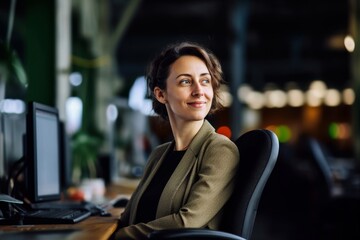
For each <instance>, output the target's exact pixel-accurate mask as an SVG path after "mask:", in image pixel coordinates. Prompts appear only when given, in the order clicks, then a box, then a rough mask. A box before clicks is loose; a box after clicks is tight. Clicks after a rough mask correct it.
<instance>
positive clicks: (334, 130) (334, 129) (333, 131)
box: [329, 123, 339, 139]
mask: <svg viewBox="0 0 360 240" xmlns="http://www.w3.org/2000/svg"><path fill="white" fill-rule="evenodd" d="M329 136H330V138H332V139H336V138H338V137H339V126H338V124H337V123H330V125H329Z"/></svg>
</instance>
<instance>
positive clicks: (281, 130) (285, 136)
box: [276, 125, 291, 142]
mask: <svg viewBox="0 0 360 240" xmlns="http://www.w3.org/2000/svg"><path fill="white" fill-rule="evenodd" d="M276 134H277V136H278V138H279V142H288V141H289V140H290V138H291V131H290V128H289V127H288V126H286V125H279V126H278V127H277V128H276Z"/></svg>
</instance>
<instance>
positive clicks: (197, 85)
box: [192, 83, 204, 97]
mask: <svg viewBox="0 0 360 240" xmlns="http://www.w3.org/2000/svg"><path fill="white" fill-rule="evenodd" d="M193 86H194V89H193V91H192V96H194V97H201V96H203V95H204V90H203V88H202V86H201V84H200V83H195V84H194V85H193Z"/></svg>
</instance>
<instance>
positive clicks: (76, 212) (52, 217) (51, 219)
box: [23, 208, 91, 224]
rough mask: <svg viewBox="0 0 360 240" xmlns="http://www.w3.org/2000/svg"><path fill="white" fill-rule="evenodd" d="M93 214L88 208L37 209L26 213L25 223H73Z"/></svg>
mask: <svg viewBox="0 0 360 240" xmlns="http://www.w3.org/2000/svg"><path fill="white" fill-rule="evenodd" d="M90 215H91V212H90V211H89V210H86V209H61V208H59V209H55V208H53V209H36V210H30V211H28V212H26V213H25V215H24V218H23V222H24V224H69V223H70V224H71V223H77V222H80V221H82V220H84V219H86V218H88V217H89V216H90Z"/></svg>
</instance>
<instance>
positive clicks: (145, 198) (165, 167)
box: [135, 150, 186, 223]
mask: <svg viewBox="0 0 360 240" xmlns="http://www.w3.org/2000/svg"><path fill="white" fill-rule="evenodd" d="M185 152H186V150H185V151H171V152H169V153H168V154H167V156H166V158H165V159H164V161H163V163H162V164H161V166H160V167H159V170H158V171H157V173H156V174H155V176H154V178H153V179H152V180H151V182H150V184H149V186H148V187H147V189H146V190H145V191H144V194H143V195H142V196H141V198H140V201H139V205H138V209H137V214H136V221H135V223H140V222H142V223H147V222H150V221H152V220H154V219H155V217H156V210H157V207H158V202H159V199H160V196H161V193H162V191H163V189H164V188H165V185H166V183H167V182H168V181H169V179H170V177H171V175H172V174H173V172H174V171H175V169H176V167H177V165H178V164H179V162H180V161H181V159H182V157H183V156H184V154H185Z"/></svg>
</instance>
